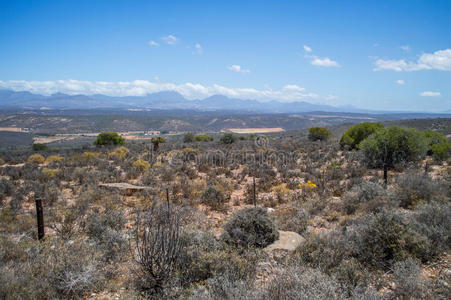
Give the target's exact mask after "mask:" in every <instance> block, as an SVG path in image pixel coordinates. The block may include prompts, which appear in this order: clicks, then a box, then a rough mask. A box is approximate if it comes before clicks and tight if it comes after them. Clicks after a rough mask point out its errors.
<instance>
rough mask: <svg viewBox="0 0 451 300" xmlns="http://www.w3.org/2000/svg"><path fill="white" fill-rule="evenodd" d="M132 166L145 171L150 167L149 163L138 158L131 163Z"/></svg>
mask: <svg viewBox="0 0 451 300" xmlns="http://www.w3.org/2000/svg"><path fill="white" fill-rule="evenodd" d="M132 166H133V168H136V169H138V170H139V171H141V172H142V171H145V170H147V169H149V168H150V164H149V162H148V161H145V160H142V159H138V160H137V161H135V162H134V163H133V164H132Z"/></svg>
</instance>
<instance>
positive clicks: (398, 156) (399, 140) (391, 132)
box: [359, 126, 427, 168]
mask: <svg viewBox="0 0 451 300" xmlns="http://www.w3.org/2000/svg"><path fill="white" fill-rule="evenodd" d="M359 147H360V149H362V151H363V154H364V158H365V163H366V164H367V165H368V166H370V167H383V166H384V165H386V166H387V167H389V168H392V167H394V166H395V165H397V164H405V163H408V162H410V161H418V160H419V159H421V158H423V157H424V155H425V154H426V149H427V145H426V139H425V138H424V136H423V134H422V133H421V131H419V130H416V129H410V128H403V127H398V126H392V127H389V128H381V129H378V130H377V131H376V132H375V133H373V134H372V135H370V136H369V137H368V138H366V139H365V140H363V141H362V142H361V143H360V146H359Z"/></svg>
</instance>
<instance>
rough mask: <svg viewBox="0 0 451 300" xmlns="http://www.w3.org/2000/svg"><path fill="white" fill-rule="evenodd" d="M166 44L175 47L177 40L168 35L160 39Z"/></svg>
mask: <svg viewBox="0 0 451 300" xmlns="http://www.w3.org/2000/svg"><path fill="white" fill-rule="evenodd" d="M161 39H162V40H163V41H164V42H165V43H166V44H168V45H175V44H177V43H178V41H179V39H178V38H176V37H175V36H174V35H172V34H170V35H168V36H164V37H162V38H161Z"/></svg>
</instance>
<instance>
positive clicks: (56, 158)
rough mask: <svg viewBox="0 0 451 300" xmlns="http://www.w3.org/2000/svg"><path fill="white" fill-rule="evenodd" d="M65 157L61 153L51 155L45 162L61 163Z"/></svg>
mask: <svg viewBox="0 0 451 300" xmlns="http://www.w3.org/2000/svg"><path fill="white" fill-rule="evenodd" d="M62 161H63V158H62V157H61V156H59V155H50V156H49V157H47V158H46V159H45V163H46V164H51V163H59V162H62Z"/></svg>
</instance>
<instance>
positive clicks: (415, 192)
mask: <svg viewBox="0 0 451 300" xmlns="http://www.w3.org/2000/svg"><path fill="white" fill-rule="evenodd" d="M395 183H396V186H397V198H398V199H399V201H400V205H401V206H402V207H404V208H413V207H415V206H416V205H417V204H419V203H421V202H430V201H431V200H432V199H433V198H434V197H437V196H438V195H440V194H441V193H442V191H444V189H443V187H442V185H441V184H440V183H439V182H437V181H434V180H432V179H431V178H430V177H427V176H424V175H423V174H404V175H400V176H399V177H397V178H396V179H395Z"/></svg>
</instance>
